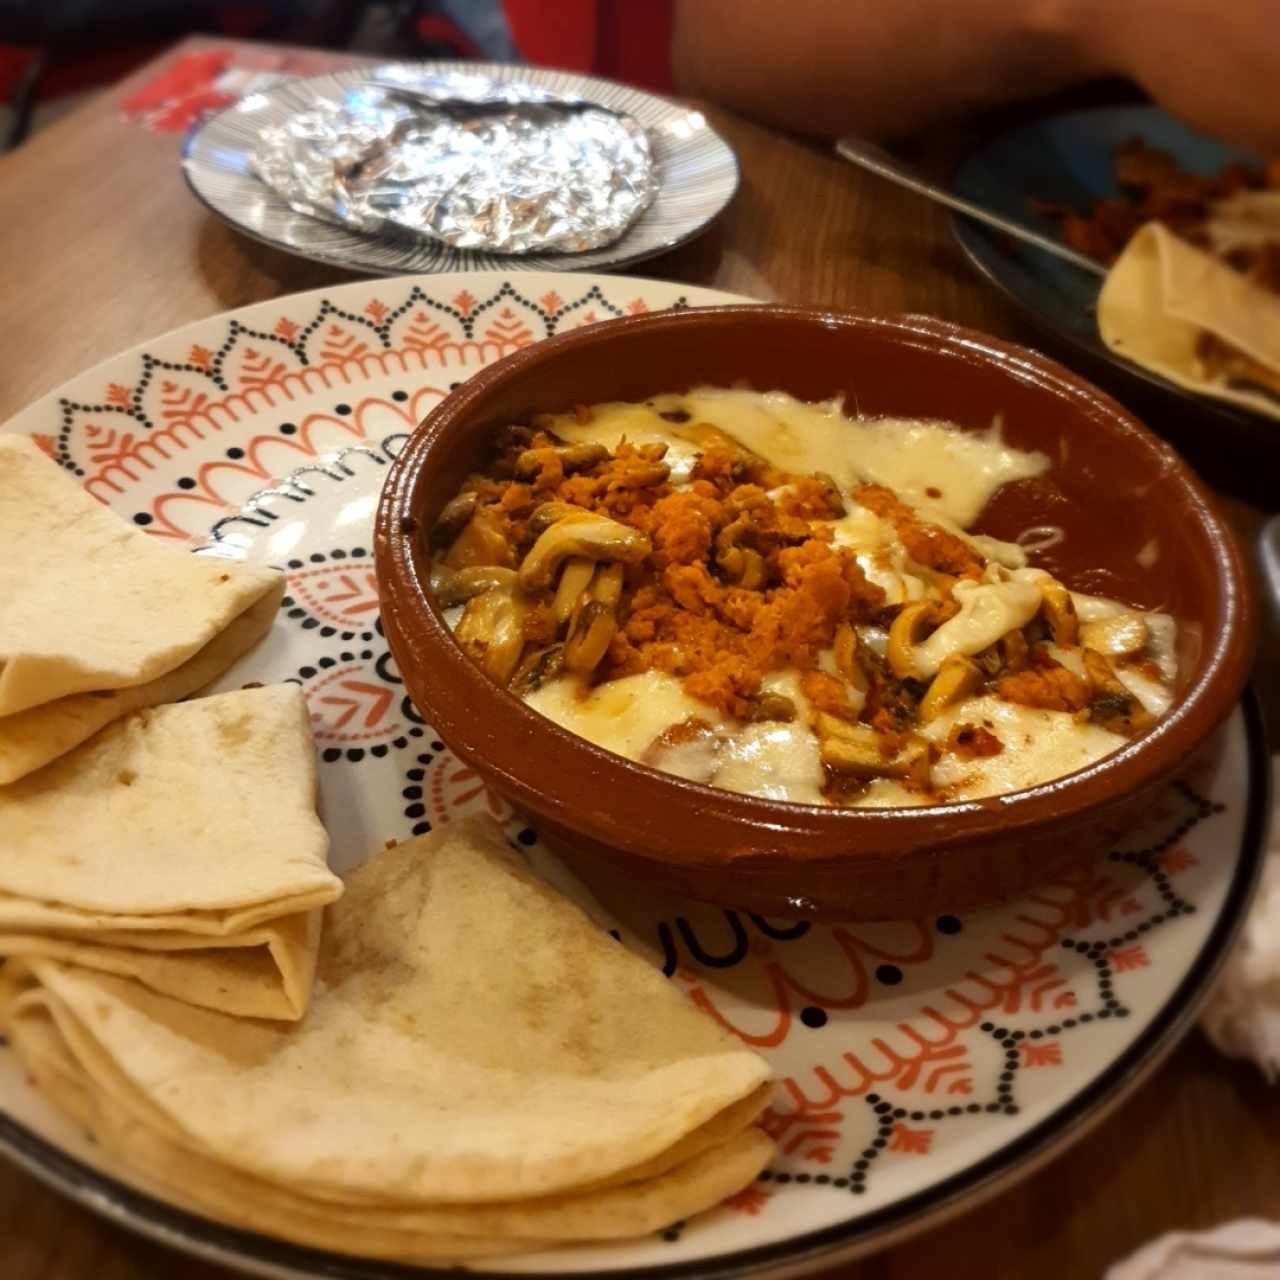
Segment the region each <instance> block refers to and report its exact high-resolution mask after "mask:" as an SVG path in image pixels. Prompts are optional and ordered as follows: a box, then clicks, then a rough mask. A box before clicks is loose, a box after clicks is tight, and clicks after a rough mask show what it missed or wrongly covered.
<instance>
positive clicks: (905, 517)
mask: <svg viewBox="0 0 1280 1280" xmlns="http://www.w3.org/2000/svg"><path fill="white" fill-rule="evenodd" d="M853 496H854V497H855V498H856V499H857V500H858V502H860V503H861V504H862V505H863V506H864V507H869V508H870V509H871V510H872V511H874V512H875V513H876V515H878V516H880V517H881V518H882V519H884V520H888V521H889V522H890V523H891V524H892V525H893V527H894V529H895V530H896V531H897V534H898V537H899V538H900V539H901V540H902V545H903V546H904V547H905V548H906V549H907V554H908V555H909V556H910V557H911V558H912V559H913V560H914V561H915V562H916V564H919V565H923V566H924V567H925V568H926V569H936V570H937V571H938V572H939V573H950V574H954V575H955V576H956V577H957V578H979V577H981V576H982V559H981V557H980V556H979V555H978V553H977V552H976V551H975V550H974V549H973V548H972V547H971V546H970V545H969V544H968V543H967V542H966V541H965V540H964V539H963V538H960V537H957V536H956V535H955V534H954V533H948V532H947V530H946V529H944V528H942V527H941V526H940V525H936V524H930V523H929V522H928V521H927V520H921V518H920V516H919V514H918V513H917V512H916V511H914V510H913V509H912V508H911V507H909V506H907V504H906V503H905V502H902V501H900V500H899V498H898V496H897V495H896V494H895V493H893V492H892V491H891V490H889V489H885V488H882V487H881V486H880V485H876V484H864V485H863V486H862V488H860V489H859V490H858V491H857V492H856V493H855V494H854V495H853Z"/></svg>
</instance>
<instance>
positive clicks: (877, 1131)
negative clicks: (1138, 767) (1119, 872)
mask: <svg viewBox="0 0 1280 1280" xmlns="http://www.w3.org/2000/svg"><path fill="white" fill-rule="evenodd" d="M1174 793H1175V794H1177V795H1178V796H1180V797H1181V799H1182V800H1183V801H1184V802H1185V804H1186V806H1187V813H1186V814H1185V815H1184V816H1183V817H1181V818H1180V819H1179V820H1178V821H1177V822H1176V823H1175V824H1174V825H1173V826H1172V827H1170V828H1169V831H1168V833H1167V834H1166V835H1164V836H1162V837H1161V839H1160V840H1159V841H1157V842H1156V843H1154V844H1152V845H1150V846H1147V847H1145V848H1142V849H1134V850H1123V851H1121V850H1117V851H1115V852H1112V853H1110V854H1109V855H1108V857H1109V859H1110V860H1111V861H1112V862H1115V863H1119V864H1123V865H1126V866H1131V867H1134V868H1135V869H1137V870H1138V871H1140V872H1141V873H1142V877H1143V880H1142V882H1141V883H1144V884H1146V885H1149V886H1150V888H1151V889H1152V890H1154V891H1155V894H1156V895H1157V897H1158V898H1159V905H1158V909H1157V910H1156V911H1155V912H1153V913H1152V914H1150V915H1149V916H1147V917H1146V918H1144V919H1141V920H1134V921H1133V922H1132V923H1130V922H1128V921H1126V925H1125V927H1124V928H1119V927H1117V926H1116V924H1115V923H1114V916H1113V914H1112V911H1111V909H1110V908H1108V909H1107V910H1105V911H1100V912H1099V919H1097V920H1096V921H1095V925H1096V926H1098V927H1099V936H1097V937H1076V938H1071V937H1068V938H1063V939H1061V940H1060V944H1059V945H1060V946H1061V947H1062V949H1063V950H1065V951H1070V952H1072V953H1074V954H1075V955H1076V956H1079V957H1080V958H1082V959H1083V960H1085V961H1086V962H1087V968H1086V969H1085V971H1084V975H1083V976H1084V977H1085V979H1086V981H1087V980H1088V976H1089V974H1090V971H1091V972H1092V982H1093V996H1092V998H1091V999H1089V1000H1085V1001H1082V1004H1083V1006H1084V1007H1077V1006H1076V1005H1075V1004H1074V1003H1071V1002H1063V1004H1062V1005H1061V1006H1059V1005H1057V1004H1056V1003H1055V1002H1054V1001H1053V999H1052V991H1053V989H1052V988H1051V989H1050V990H1049V992H1048V993H1046V995H1045V998H1044V1014H1043V1019H1042V1021H1040V1023H1039V1024H1038V1025H1033V1026H1024V1027H1019V1028H1016V1029H1014V1028H1010V1027H1006V1026H1003V1025H1001V1024H1000V1023H997V1022H995V1021H994V1020H987V1021H984V1022H982V1023H980V1024H979V1025H978V1027H977V1030H978V1031H979V1032H980V1033H981V1034H982V1035H984V1036H986V1037H988V1038H989V1039H990V1040H991V1041H993V1042H994V1044H995V1047H996V1050H997V1053H998V1058H997V1062H996V1064H995V1070H994V1072H993V1073H992V1075H991V1077H990V1081H991V1084H990V1092H985V1091H984V1093H985V1096H981V1095H980V1096H979V1097H977V1098H969V1099H967V1100H965V1101H954V1100H952V1099H950V1098H945V1097H942V1098H936V1099H933V1098H930V1099H925V1098H923V1097H922V1096H921V1097H919V1098H918V1099H910V1098H905V1097H904V1098H901V1099H898V1098H895V1099H894V1100H890V1099H888V1098H886V1097H885V1096H884V1095H881V1094H867V1095H866V1096H865V1097H864V1098H863V1101H864V1103H865V1104H866V1106H867V1108H868V1111H869V1113H870V1116H871V1118H872V1120H873V1123H874V1129H873V1132H872V1133H871V1135H870V1136H869V1137H868V1138H867V1139H866V1145H865V1146H863V1147H862V1148H861V1149H860V1150H859V1151H858V1153H857V1155H856V1157H855V1158H854V1159H853V1160H852V1161H851V1163H850V1167H849V1173H848V1176H847V1177H832V1176H826V1175H816V1174H815V1175H813V1176H811V1177H808V1185H811V1186H815V1187H819V1186H820V1187H824V1188H831V1189H833V1190H838V1191H844V1190H847V1191H848V1192H849V1193H851V1194H854V1195H859V1194H862V1193H864V1192H865V1190H866V1187H867V1185H868V1181H869V1179H870V1177H871V1175H872V1173H873V1172H874V1171H875V1169H876V1167H877V1162H878V1161H880V1160H881V1157H882V1153H888V1154H890V1155H891V1156H892V1157H893V1158H895V1159H897V1158H899V1157H900V1156H901V1158H907V1157H909V1156H911V1155H918V1154H921V1153H924V1152H927V1151H928V1150H930V1149H931V1148H932V1146H933V1144H934V1143H935V1142H936V1141H937V1129H938V1128H939V1127H944V1128H945V1126H948V1125H954V1124H965V1125H970V1126H971V1125H973V1124H974V1123H975V1122H977V1123H980V1124H988V1123H993V1122H998V1121H999V1120H1000V1119H1002V1118H1005V1117H1015V1116H1017V1115H1019V1114H1020V1113H1021V1110H1022V1108H1021V1104H1020V1102H1019V1098H1018V1090H1019V1082H1020V1081H1021V1079H1022V1073H1023V1072H1024V1071H1026V1070H1027V1069H1039V1068H1043V1067H1054V1066H1066V1067H1069V1066H1070V1065H1071V1057H1070V1054H1071V1044H1072V1034H1073V1033H1078V1032H1079V1030H1080V1029H1081V1028H1085V1027H1089V1026H1091V1025H1094V1024H1095V1023H1098V1022H1107V1021H1111V1020H1115V1019H1123V1018H1126V1017H1129V1016H1130V1010H1129V1009H1128V1007H1127V1006H1126V1005H1125V1004H1124V1001H1123V1000H1122V998H1121V996H1120V995H1119V993H1118V987H1117V984H1118V982H1119V981H1120V977H1119V975H1120V974H1121V973H1122V972H1123V970H1124V969H1125V968H1127V967H1139V966H1141V965H1142V964H1145V959H1144V957H1143V955H1142V954H1141V946H1142V942H1143V941H1144V939H1145V937H1146V935H1148V934H1149V933H1150V932H1151V931H1152V930H1156V929H1159V928H1160V926H1161V925H1163V924H1165V923H1167V922H1168V921H1169V920H1171V919H1175V918H1177V917H1178V916H1180V915H1184V914H1188V913H1190V912H1192V911H1194V910H1195V905H1194V904H1193V903H1190V902H1188V901H1186V899H1184V898H1183V897H1182V896H1181V895H1180V894H1179V893H1178V892H1177V890H1176V888H1175V886H1174V884H1173V882H1172V880H1171V877H1170V871H1169V870H1168V869H1167V868H1166V866H1165V865H1164V864H1163V863H1162V861H1161V859H1162V856H1163V855H1165V854H1167V853H1168V852H1169V851H1170V850H1172V849H1173V848H1174V847H1175V846H1176V845H1177V844H1178V843H1179V841H1181V840H1182V839H1183V838H1184V837H1185V836H1186V835H1187V834H1188V833H1189V832H1190V831H1191V830H1192V829H1193V828H1194V827H1196V826H1197V825H1198V824H1199V823H1200V822H1203V821H1204V820H1205V819H1207V818H1209V817H1211V816H1213V815H1214V814H1215V813H1220V812H1222V811H1223V809H1224V806H1223V805H1221V804H1217V803H1214V802H1210V801H1207V800H1205V799H1203V798H1201V797H1200V796H1199V795H1197V794H1196V793H1195V791H1194V790H1193V789H1191V788H1190V787H1188V786H1187V785H1186V784H1181V783H1180V784H1177V786H1176V787H1175V789H1174ZM725 914H726V916H727V917H729V918H730V919H731V920H736V918H737V917H736V914H735V913H733V912H726V913H725ZM750 919H751V920H752V922H753V923H755V924H756V925H757V926H761V925H764V924H766V922H765V921H762V920H758V919H757V918H756V917H750ZM678 923H683V922H678ZM934 928H935V929H936V930H937V932H938V933H940V934H943V935H954V934H957V933H961V932H963V929H964V923H963V921H962V920H961V919H959V918H958V917H955V916H939V917H937V918H936V919H935V920H934ZM762 931H763V930H762ZM658 933H659V941H660V942H661V943H662V945H663V950H664V953H665V955H664V965H663V969H664V972H667V973H668V974H670V973H673V972H674V971H675V969H676V967H678V965H680V964H682V963H684V962H685V961H684V959H683V958H682V956H681V954H680V949H679V948H678V947H677V945H676V940H677V939H679V938H681V937H682V934H681V930H680V929H679V928H675V929H673V928H671V927H670V924H669V923H667V922H663V923H662V924H661V925H660V926H659V927H658ZM767 936H769V937H770V938H773V939H777V938H780V937H782V936H784V935H782V934H781V933H780V932H779V931H778V930H776V929H772V930H771V931H770V932H769V933H768V935H767ZM685 941H686V946H687V944H688V942H689V941H691V940H690V939H686V940H685ZM688 950H689V954H690V957H691V958H692V959H693V960H694V962H695V963H698V962H700V958H699V957H698V956H697V954H696V952H695V951H694V950H693V948H692V947H689V948H688ZM742 950H743V956H744V957H745V955H746V954H747V948H745V947H744V948H743V949H742ZM874 976H875V978H876V980H877V981H878V982H880V983H883V984H885V985H889V986H895V985H897V984H898V983H900V982H901V981H902V979H903V973H902V970H901V969H900V968H899V967H898V966H897V965H892V964H887V963H886V964H881V965H878V966H877V967H876V969H875V971H874ZM1076 982H1077V985H1078V983H1079V978H1077V979H1076ZM1071 994H1072V995H1073V996H1078V994H1079V992H1078V991H1074V992H1072V993H1071ZM1031 1009H1033V1010H1034V1011H1036V1012H1039V1011H1040V1010H1041V1003H1040V1002H1039V1001H1037V1002H1036V1003H1035V1005H1034V1006H1031ZM812 1013H820V1014H824V1017H825V1011H823V1010H820V1009H818V1007H817V1006H816V1005H810V1006H805V1007H804V1008H802V1009H801V1010H800V1012H799V1021H800V1022H801V1023H802V1024H804V1025H805V1026H816V1025H817V1024H816V1023H814V1022H811V1021H810V1017H811V1016H812ZM913 1102H914V1105H913ZM921 1103H924V1105H921ZM930 1103H932V1105H929V1104H930ZM898 1126H902V1128H898ZM784 1159H785V1158H784ZM791 1159H792V1160H800V1159H804V1149H803V1147H802V1148H800V1154H799V1155H798V1156H794V1157H791ZM809 1172H810V1171H809V1170H807V1169H803V1168H796V1167H795V1165H794V1164H791V1163H788V1164H784V1165H783V1166H782V1167H777V1166H775V1167H773V1168H771V1169H768V1170H765V1171H764V1172H763V1173H762V1174H761V1175H760V1179H759V1180H760V1181H761V1182H771V1183H774V1184H777V1185H782V1186H785V1185H789V1184H793V1185H804V1182H803V1181H802V1180H803V1179H805V1178H806V1176H807V1175H808V1174H809Z"/></svg>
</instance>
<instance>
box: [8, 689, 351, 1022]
mask: <svg viewBox="0 0 1280 1280" xmlns="http://www.w3.org/2000/svg"><path fill="white" fill-rule="evenodd" d="M315 795H316V776H315V755H314V748H313V745H312V741H311V731H310V727H309V724H308V721H307V713H306V705H305V702H304V700H303V696H302V692H301V690H300V689H299V688H298V687H297V686H296V685H292V684H286V685H274V686H268V687H265V688H257V689H244V690H240V691H238V692H234V693H224V694H219V695H217V696H215V697H211V698H202V699H198V700H196V701H193V702H185V703H179V704H177V705H174V706H166V707H160V708H155V709H149V710H144V711H140V712H137V713H135V714H134V715H131V716H128V717H126V718H124V719H121V720H117V721H116V722H115V723H113V724H111V725H109V726H108V727H107V728H106V729H104V730H103V731H102V732H101V733H100V734H99V735H98V736H97V737H96V738H94V739H92V740H91V741H90V742H87V743H85V744H84V745H83V746H81V747H79V748H77V749H76V750H75V751H72V752H71V753H69V754H68V755H65V756H63V757H62V758H61V759H59V760H56V761H55V762H54V763H52V764H50V765H49V766H47V767H46V768H44V769H41V770H40V771H38V772H37V773H33V774H30V775H28V776H27V777H25V778H23V779H21V780H20V781H18V782H15V783H12V784H11V785H9V786H7V787H2V788H0V955H7V956H31V957H37V956H39V957H45V958H49V959H54V960H63V961H70V962H74V963H75V964H77V965H81V966H86V967H88V968H93V969H100V970H103V971H105V972H109V973H116V974H121V975H125V976H128V977H132V978H136V979H137V980H138V981H140V982H144V983H146V984H147V985H148V986H150V987H152V988H154V989H155V990H157V991H163V992H168V993H170V994H172V995H175V996H177V997H179V998H180V999H183V1000H186V1001H189V1002H191V1003H193V1004H199V1005H203V1006H207V1007H210V1008H215V1009H220V1010H223V1011H225V1012H227V1013H234V1014H239V1015H241V1016H248V1017H258V1018H298V1017H301V1015H302V1013H303V1012H304V1010H305V1008H306V1004H307V1000H308V997H309V994H310V990H311V982H312V977H313V974H314V969H315V957H316V951H317V948H318V945H319V935H320V908H322V907H323V906H324V905H325V904H326V903H329V902H332V901H333V900H334V899H335V898H336V897H337V896H338V895H339V894H340V893H341V891H342V884H341V881H340V880H339V879H338V878H337V876H335V875H334V874H333V873H332V872H331V871H330V870H329V869H328V865H327V856H328V847H329V842H328V836H327V835H326V834H325V830H324V827H323V826H322V825H321V823H320V820H319V818H318V817H317V816H316V811H315Z"/></svg>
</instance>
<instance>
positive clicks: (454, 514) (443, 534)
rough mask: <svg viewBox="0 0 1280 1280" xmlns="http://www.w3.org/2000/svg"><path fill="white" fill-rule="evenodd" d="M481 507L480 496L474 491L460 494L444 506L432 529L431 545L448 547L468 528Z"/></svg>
mask: <svg viewBox="0 0 1280 1280" xmlns="http://www.w3.org/2000/svg"><path fill="white" fill-rule="evenodd" d="M479 507H480V495H479V494H478V493H475V492H474V491H473V492H471V493H460V494H458V496H457V497H455V498H450V499H449V501H448V502H446V503H445V504H444V510H443V511H441V512H440V514H439V515H438V516H437V517H436V522H435V524H434V525H432V527H431V545H432V546H433V547H447V546H450V545H451V544H452V543H453V540H454V539H455V538H456V537H457V536H458V534H460V533H461V532H462V531H463V529H465V528H466V527H467V524H468V522H469V521H470V519H471V517H472V516H473V515H475V513H476V511H477V510H478V509H479Z"/></svg>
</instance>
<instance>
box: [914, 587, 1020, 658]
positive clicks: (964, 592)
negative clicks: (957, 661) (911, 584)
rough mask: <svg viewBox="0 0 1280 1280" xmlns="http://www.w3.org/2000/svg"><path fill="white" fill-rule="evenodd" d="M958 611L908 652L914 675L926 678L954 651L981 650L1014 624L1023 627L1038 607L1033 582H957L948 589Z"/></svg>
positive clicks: (1012, 627) (971, 652)
mask: <svg viewBox="0 0 1280 1280" xmlns="http://www.w3.org/2000/svg"><path fill="white" fill-rule="evenodd" d="M951 594H952V596H953V597H954V599H955V600H956V602H957V603H958V604H959V605H960V612H959V613H957V614H956V616H955V617H954V618H951V619H949V620H948V621H946V622H944V623H943V624H942V626H940V627H939V628H938V629H937V630H936V631H935V632H934V633H933V634H932V635H931V636H930V637H929V638H928V639H927V640H925V641H924V643H923V644H918V645H916V646H915V647H914V648H913V649H912V651H911V655H912V659H913V661H914V663H915V669H916V677H917V678H918V679H920V680H928V679H930V678H932V677H933V676H935V675H937V673H938V668H939V667H940V666H942V664H943V662H944V661H946V659H947V658H949V657H951V655H952V654H955V653H963V654H974V653H981V652H982V650H983V649H986V648H989V647H990V646H991V645H993V644H995V642H996V641H997V640H999V639H1000V637H1001V636H1003V635H1005V634H1007V633H1008V632H1010V631H1012V630H1013V629H1014V628H1015V627H1025V626H1026V625H1027V623H1028V622H1030V621H1031V619H1032V618H1034V617H1035V616H1036V611H1037V610H1038V609H1039V608H1040V599H1041V596H1040V588H1039V587H1038V586H1036V584H1035V583H1034V582H1016V581H1009V582H957V583H956V585H955V587H954V588H953V589H952V592H951Z"/></svg>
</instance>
